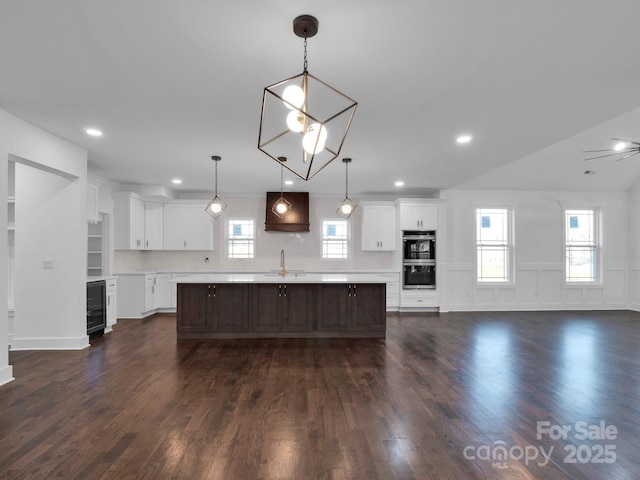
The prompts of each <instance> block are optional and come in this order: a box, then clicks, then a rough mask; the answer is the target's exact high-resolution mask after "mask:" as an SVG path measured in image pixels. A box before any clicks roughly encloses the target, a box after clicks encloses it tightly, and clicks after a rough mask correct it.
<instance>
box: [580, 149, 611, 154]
mask: <svg viewBox="0 0 640 480" xmlns="http://www.w3.org/2000/svg"><path fill="white" fill-rule="evenodd" d="M611 151H613V150H612V149H610V148H606V149H604V150H583V151H582V153H599V152H611Z"/></svg>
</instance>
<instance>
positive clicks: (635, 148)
mask: <svg viewBox="0 0 640 480" xmlns="http://www.w3.org/2000/svg"><path fill="white" fill-rule="evenodd" d="M611 140H613V141H614V142H618V143H616V145H615V146H614V147H613V148H609V149H608V150H585V151H584V152H583V153H602V152H609V153H607V154H605V155H598V156H597V157H591V158H585V161H587V160H595V159H596V158H605V157H615V156H620V158H617V159H616V161H620V160H624V159H625V158H629V157H633V156H634V155H638V154H639V153H640V143H639V142H633V141H631V140H623V139H621V138H612V139H611Z"/></svg>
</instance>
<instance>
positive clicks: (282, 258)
mask: <svg viewBox="0 0 640 480" xmlns="http://www.w3.org/2000/svg"><path fill="white" fill-rule="evenodd" d="M286 274H287V271H286V270H285V269H284V249H282V250H280V276H282V277H284V276H285V275H286Z"/></svg>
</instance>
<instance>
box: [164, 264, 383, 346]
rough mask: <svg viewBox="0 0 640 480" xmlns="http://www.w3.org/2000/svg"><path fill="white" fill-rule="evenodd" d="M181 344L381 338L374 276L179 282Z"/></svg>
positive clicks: (236, 276)
mask: <svg viewBox="0 0 640 480" xmlns="http://www.w3.org/2000/svg"><path fill="white" fill-rule="evenodd" d="M176 283H177V292H178V304H177V334H178V339H196V338H342V337H347V338H383V337H384V336H385V332H386V283H385V279H384V278H383V277H381V276H379V275H375V274H362V273H355V274H353V273H350V274H343V273H339V274H338V273H336V274H304V273H291V272H288V273H286V274H285V275H284V276H282V275H279V274H278V273H265V274H253V273H247V274H242V273H233V274H197V275H190V276H188V277H182V278H180V279H177V280H176Z"/></svg>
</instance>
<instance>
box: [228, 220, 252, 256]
mask: <svg viewBox="0 0 640 480" xmlns="http://www.w3.org/2000/svg"><path fill="white" fill-rule="evenodd" d="M230 222H253V257H242V258H239V257H231V256H230V255H231V252H230V248H229V247H230V245H229V241H230V240H231V234H230V232H229V223H230ZM224 228H225V242H224V243H225V249H226V254H227V255H226V257H227V260H239V261H245V262H246V261H251V260H255V259H256V247H257V242H256V219H255V218H250V217H234V218H229V219H228V220H227V221H226V222H225V227H224Z"/></svg>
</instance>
